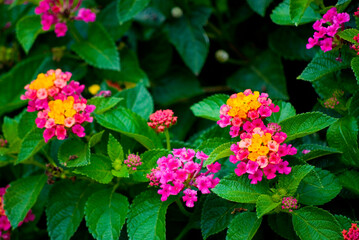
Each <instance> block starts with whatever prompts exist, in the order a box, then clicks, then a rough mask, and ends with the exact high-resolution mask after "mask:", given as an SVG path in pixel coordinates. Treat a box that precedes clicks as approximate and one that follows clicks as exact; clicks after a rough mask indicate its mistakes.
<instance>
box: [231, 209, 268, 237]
mask: <svg viewBox="0 0 359 240" xmlns="http://www.w3.org/2000/svg"><path fill="white" fill-rule="evenodd" d="M261 223H262V218H259V219H258V218H257V216H256V213H254V212H243V213H239V214H237V216H235V218H234V219H233V220H232V222H231V224H230V225H229V227H228V232H227V237H226V239H227V240H251V239H252V238H253V237H254V235H255V234H256V232H257V230H258V228H259V226H260V225H261Z"/></svg>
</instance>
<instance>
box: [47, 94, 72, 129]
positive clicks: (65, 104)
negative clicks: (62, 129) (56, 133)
mask: <svg viewBox="0 0 359 240" xmlns="http://www.w3.org/2000/svg"><path fill="white" fill-rule="evenodd" d="M49 108H50V112H49V113H48V116H49V117H50V118H53V119H54V120H55V123H56V124H64V123H65V119H66V118H68V117H73V116H74V115H75V114H76V111H75V109H74V98H73V97H72V96H70V97H68V98H67V99H66V100H64V101H62V100H60V99H56V100H55V101H51V102H49Z"/></svg>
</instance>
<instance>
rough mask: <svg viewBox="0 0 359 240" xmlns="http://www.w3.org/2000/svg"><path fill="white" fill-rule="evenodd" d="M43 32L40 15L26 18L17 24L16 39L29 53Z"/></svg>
mask: <svg viewBox="0 0 359 240" xmlns="http://www.w3.org/2000/svg"><path fill="white" fill-rule="evenodd" d="M42 32H43V31H42V25H41V18H40V16H38V15H32V16H24V17H23V18H21V19H20V20H19V21H18V22H17V23H16V38H17V39H18V40H19V42H20V44H21V46H22V47H23V49H24V50H25V52H26V53H29V50H30V48H31V46H32V44H33V43H34V42H35V39H36V38H37V36H38V35H39V34H40V33H42Z"/></svg>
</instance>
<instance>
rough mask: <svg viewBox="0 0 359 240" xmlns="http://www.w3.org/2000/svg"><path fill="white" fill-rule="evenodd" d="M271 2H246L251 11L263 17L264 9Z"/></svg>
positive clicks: (253, 0) (260, 0)
mask: <svg viewBox="0 0 359 240" xmlns="http://www.w3.org/2000/svg"><path fill="white" fill-rule="evenodd" d="M272 1H273V0H247V3H248V5H249V6H250V7H251V9H252V10H253V11H255V12H256V13H258V14H259V15H261V16H262V17H264V15H265V13H266V9H267V7H268V6H269V4H270V3H271V2H272Z"/></svg>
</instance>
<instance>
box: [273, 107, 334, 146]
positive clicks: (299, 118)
mask: <svg viewBox="0 0 359 240" xmlns="http://www.w3.org/2000/svg"><path fill="white" fill-rule="evenodd" d="M337 120H338V119H336V118H332V117H329V116H328V115H325V114H324V113H321V112H308V113H302V114H298V115H295V116H293V117H290V118H287V119H285V120H284V121H282V122H280V123H279V124H280V125H281V126H282V131H283V132H285V133H286V134H287V139H286V141H290V140H293V139H296V138H300V137H304V136H306V135H309V134H312V133H315V132H318V131H319V130H322V129H324V128H326V127H328V126H330V125H332V124H333V123H335V122H336V121H337Z"/></svg>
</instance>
